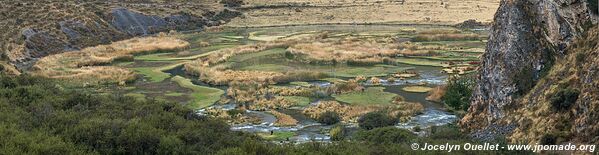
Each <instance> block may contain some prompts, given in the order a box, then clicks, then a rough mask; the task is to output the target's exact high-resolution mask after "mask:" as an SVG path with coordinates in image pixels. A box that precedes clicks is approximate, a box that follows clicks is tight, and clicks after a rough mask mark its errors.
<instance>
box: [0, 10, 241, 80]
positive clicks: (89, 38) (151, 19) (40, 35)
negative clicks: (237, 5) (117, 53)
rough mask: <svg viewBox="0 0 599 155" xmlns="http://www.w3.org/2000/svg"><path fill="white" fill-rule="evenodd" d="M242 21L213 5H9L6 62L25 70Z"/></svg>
mask: <svg viewBox="0 0 599 155" xmlns="http://www.w3.org/2000/svg"><path fill="white" fill-rule="evenodd" d="M238 15H240V13H239V12H237V11H233V10H231V9H229V8H225V7H223V4H219V3H217V1H208V0H195V1H191V0H190V1H176V2H161V1H154V0H144V1H142V0H128V1H99V0H86V1H76V2H75V1H62V2H56V1H50V0H39V1H38V0H36V1H31V0H17V1H7V2H3V7H2V8H0V19H2V21H0V34H1V38H0V39H2V42H0V47H1V51H2V61H4V62H3V64H5V65H6V64H7V63H6V62H8V64H10V65H12V66H15V67H16V68H18V69H20V70H26V69H27V68H28V67H30V65H31V64H32V63H34V62H35V61H36V60H37V59H38V58H40V57H44V56H47V55H50V54H55V53H60V52H64V51H71V50H77V49H81V48H84V47H88V46H95V45H98V44H107V43H110V42H112V41H117V40H123V39H126V38H131V37H135V36H142V35H149V34H154V33H158V32H168V31H170V30H180V31H183V30H197V29H201V28H204V27H206V26H215V25H220V24H223V23H224V22H226V21H228V20H230V19H231V18H234V17H236V16H238ZM5 67H6V66H5ZM5 67H4V68H5Z"/></svg>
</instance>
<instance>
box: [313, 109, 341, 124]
mask: <svg viewBox="0 0 599 155" xmlns="http://www.w3.org/2000/svg"><path fill="white" fill-rule="evenodd" d="M340 120H341V118H340V117H339V115H338V114H337V113H336V112H332V111H327V112H323V113H322V114H320V116H319V117H318V122H319V123H322V124H326V125H332V124H335V123H338V122H339V121H340Z"/></svg>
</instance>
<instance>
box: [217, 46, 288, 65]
mask: <svg viewBox="0 0 599 155" xmlns="http://www.w3.org/2000/svg"><path fill="white" fill-rule="evenodd" d="M285 50H286V49H284V48H273V49H268V50H264V51H261V52H255V53H248V54H241V55H236V56H233V57H231V58H230V59H229V61H233V62H244V61H248V60H251V59H256V58H261V57H268V56H272V55H282V54H285Z"/></svg>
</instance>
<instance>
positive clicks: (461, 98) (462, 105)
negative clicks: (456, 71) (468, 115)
mask: <svg viewBox="0 0 599 155" xmlns="http://www.w3.org/2000/svg"><path fill="white" fill-rule="evenodd" d="M473 87H474V80H473V78H472V77H450V78H449V81H448V83H447V90H446V92H445V95H444V96H443V97H441V100H442V101H443V102H445V104H447V105H448V106H449V107H452V108H454V109H455V110H468V108H469V107H470V97H471V96H472V89H473Z"/></svg>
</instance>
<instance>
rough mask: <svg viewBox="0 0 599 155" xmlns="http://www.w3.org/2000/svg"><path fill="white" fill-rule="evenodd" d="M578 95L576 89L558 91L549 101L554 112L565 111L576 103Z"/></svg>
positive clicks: (578, 92)
mask: <svg viewBox="0 0 599 155" xmlns="http://www.w3.org/2000/svg"><path fill="white" fill-rule="evenodd" d="M579 94H580V91H579V90H578V89H573V88H566V89H560V90H559V91H558V92H557V93H555V94H554V95H553V96H551V98H550V99H549V100H550V103H551V106H552V107H553V109H554V110H555V111H567V110H569V109H570V107H572V105H573V104H574V103H576V100H578V95H579Z"/></svg>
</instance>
